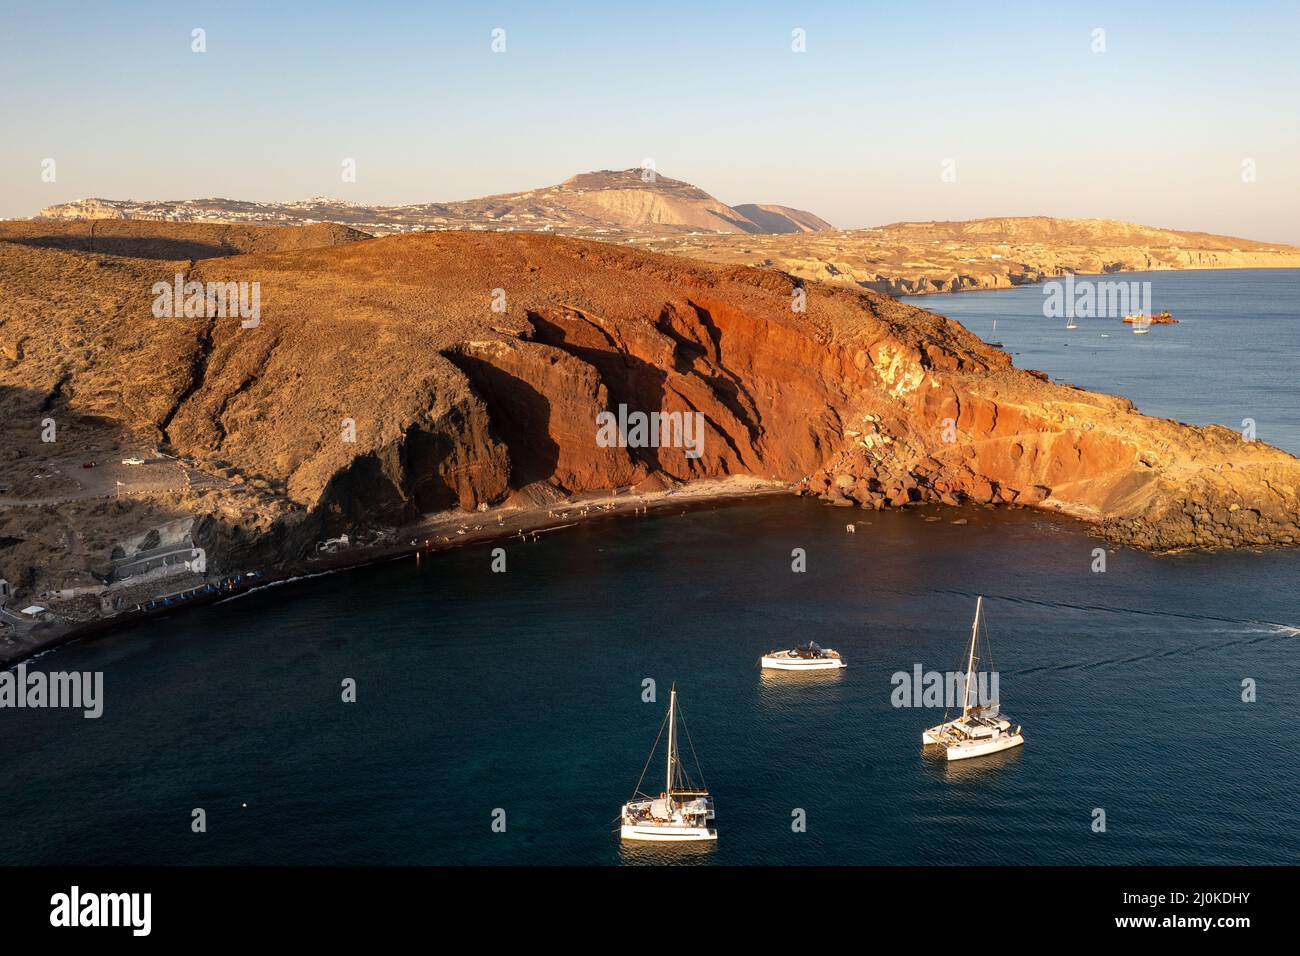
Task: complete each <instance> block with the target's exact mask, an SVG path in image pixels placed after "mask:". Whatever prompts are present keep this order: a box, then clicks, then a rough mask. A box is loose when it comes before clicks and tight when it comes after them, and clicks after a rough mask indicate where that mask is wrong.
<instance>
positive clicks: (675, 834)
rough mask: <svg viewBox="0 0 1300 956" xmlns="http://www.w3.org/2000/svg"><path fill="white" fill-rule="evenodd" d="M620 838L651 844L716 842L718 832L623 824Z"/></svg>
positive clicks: (705, 829)
mask: <svg viewBox="0 0 1300 956" xmlns="http://www.w3.org/2000/svg"><path fill="white" fill-rule="evenodd" d="M620 836H621V837H622V839H624V840H645V841H648V842H653V843H689V842H693V841H703V840H716V839H717V838H718V831H717V830H714V829H712V828H711V827H679V826H647V825H645V824H638V823H625V824H623V826H622V828H621V833H620Z"/></svg>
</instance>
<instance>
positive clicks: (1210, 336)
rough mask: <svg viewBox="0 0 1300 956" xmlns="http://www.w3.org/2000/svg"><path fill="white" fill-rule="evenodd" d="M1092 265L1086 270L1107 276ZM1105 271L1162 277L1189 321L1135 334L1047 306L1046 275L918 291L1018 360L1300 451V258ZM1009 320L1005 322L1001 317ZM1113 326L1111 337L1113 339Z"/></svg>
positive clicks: (1152, 410) (1153, 411)
mask: <svg viewBox="0 0 1300 956" xmlns="http://www.w3.org/2000/svg"><path fill="white" fill-rule="evenodd" d="M1098 278H1099V277H1095V276H1086V277H1085V276H1080V277H1079V278H1078V280H1077V281H1082V280H1084V279H1087V280H1088V281H1097V280H1098ZM1101 279H1102V281H1121V280H1122V281H1126V282H1127V281H1136V282H1147V281H1149V282H1150V283H1151V293H1152V305H1153V307H1154V308H1155V309H1156V310H1157V311H1159V310H1161V309H1168V310H1169V311H1170V312H1172V313H1173V315H1174V318H1176V319H1178V320H1179V324H1178V325H1165V326H1153V327H1152V329H1151V332H1150V333H1149V334H1147V335H1134V334H1133V333H1132V332H1131V331H1130V328H1129V326H1127V325H1125V324H1124V323H1123V322H1121V321H1119V319H1097V318H1091V319H1077V320H1076V321H1077V322H1078V324H1079V328H1078V329H1076V330H1074V331H1072V332H1067V331H1066V330H1065V328H1064V326H1065V320H1064V319H1048V318H1044V316H1043V301H1044V293H1043V286H1041V285H1038V286H1021V287H1020V288H1016V289H1009V290H1006V291H999V292H964V293H955V294H952V295H927V296H911V297H908V298H904V299H903V300H902V301H904V302H908V303H910V304H911V305H916V306H920V307H921V308H924V309H929V310H930V311H932V312H939V313H941V314H943V315H946V316H949V317H950V318H953V319H956V320H957V321H959V322H961V323H962V324H963V325H965V326H966V327H967V328H969V329H970V330H971V331H972V332H974V333H975V334H976V335H979V336H980V337H981V338H983V339H985V340H986V341H991V342H992V341H996V342H1001V343H1002V344H1003V346H1004V347H1005V348H1006V350H1007V351H1008V352H1010V353H1011V355H1012V356H1013V358H1014V360H1015V363H1016V365H1017V367H1019V368H1036V369H1041V370H1042V371H1044V372H1047V373H1048V374H1049V375H1051V376H1052V378H1053V379H1054V380H1057V381H1063V382H1069V383H1071V384H1073V385H1079V386H1081V387H1083V388H1088V389H1095V390H1100V391H1105V392H1111V393H1115V394H1119V395H1123V396H1125V397H1126V398H1131V399H1132V400H1133V401H1134V403H1136V405H1137V406H1138V408H1140V409H1141V410H1142V411H1143V412H1145V413H1146V414H1148V415H1158V416H1160V417H1161V418H1176V419H1178V420H1179V421H1185V422H1193V423H1195V424H1198V425H1207V424H1211V423H1217V424H1220V425H1226V426H1227V427H1228V428H1232V429H1235V430H1238V431H1240V430H1241V428H1242V420H1243V419H1247V418H1250V419H1254V421H1255V429H1256V435H1257V437H1258V438H1259V439H1260V440H1261V441H1266V442H1268V443H1269V444H1272V445H1277V446H1278V447H1279V448H1285V449H1286V450H1287V451H1289V452H1291V453H1292V454H1300V369H1297V365H1296V362H1297V357H1300V269H1259V270H1249V269H1225V270H1220V271H1205V272H1130V273H1124V274H1121V275H1113V276H1106V277H1101ZM994 320H996V321H997V330H996V331H994V329H993V322H994ZM1103 334H1105V335H1107V336H1109V337H1108V338H1102V335H1103Z"/></svg>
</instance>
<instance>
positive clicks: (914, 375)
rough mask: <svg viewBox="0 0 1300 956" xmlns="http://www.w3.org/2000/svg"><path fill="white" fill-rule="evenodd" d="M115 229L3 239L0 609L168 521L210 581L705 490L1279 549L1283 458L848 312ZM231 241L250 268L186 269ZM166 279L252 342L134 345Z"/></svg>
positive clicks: (648, 278)
mask: <svg viewBox="0 0 1300 956" xmlns="http://www.w3.org/2000/svg"><path fill="white" fill-rule="evenodd" d="M101 228H102V227H101ZM42 229H46V230H49V231H48V232H47V233H45V234H42V232H41V230H42ZM109 232H110V233H111V238H112V239H113V242H112V243H111V244H110V243H108V240H109V238H110V236H109V235H106V234H100V233H98V230H97V234H96V236H95V238H94V241H95V245H94V246H93V249H94V251H91V249H92V247H91V246H90V245H88V243H89V242H90V238H89V237H88V236H86V237H84V238H82V239H80V240H78V241H77V242H74V241H73V240H72V237H70V236H69V234H68V232H67V229H66V228H65V227H61V226H60V227H58V228H55V229H52V230H50V229H49V226H48V225H33V224H29V223H16V224H4V225H3V226H2V227H0V415H3V420H4V432H5V442H4V445H3V449H0V486H3V487H4V490H3V491H0V576H3V577H6V578H8V579H9V580H10V581H11V582H15V583H16V585H17V587H18V588H19V589H20V591H21V590H24V589H25V590H27V591H41V590H48V589H50V588H53V587H59V588H64V589H75V588H79V587H86V588H92V589H93V587H94V586H95V584H96V582H100V583H102V581H103V580H106V579H107V577H108V575H109V574H110V572H111V564H110V559H111V558H112V555H113V552H114V550H115V549H121V548H122V547H123V542H127V541H131V540H139V539H140V537H141V536H142V535H147V533H148V532H149V531H150V530H151V529H156V528H159V527H163V526H167V527H172V526H174V524H175V522H177V521H181V522H188V527H189V528H190V530H191V532H192V537H193V540H194V541H196V542H198V543H200V544H202V546H203V547H204V548H206V550H207V555H208V563H209V570H210V571H215V572H216V573H224V572H226V571H228V570H233V569H238V568H246V567H251V566H256V567H272V566H275V565H277V564H280V563H285V562H292V561H295V560H298V559H300V558H302V557H303V556H305V555H306V554H309V553H311V551H312V549H313V548H314V547H315V546H316V543H317V542H318V541H319V540H320V539H322V538H324V537H326V536H328V535H334V534H338V533H340V532H348V533H351V534H353V535H357V534H364V533H366V532H368V531H369V532H373V531H374V530H376V529H389V530H392V529H400V528H401V527H403V526H405V525H407V524H409V523H411V522H414V521H416V520H418V519H419V518H420V517H421V516H422V515H425V514H428V513H431V512H438V511H444V510H459V511H465V512H473V511H475V510H477V509H480V508H483V507H488V506H496V505H499V504H501V503H504V502H511V501H518V502H522V501H528V500H544V499H545V498H546V496H547V495H550V496H552V497H554V496H556V495H560V494H569V493H575V492H583V491H590V490H594V489H607V488H615V487H626V486H638V487H641V488H653V487H659V488H662V487H665V486H669V485H673V484H675V483H678V482H683V481H689V480H691V479H697V478H711V477H722V476H729V475H755V476H761V477H763V478H775V479H778V480H780V481H784V482H788V483H790V485H791V486H792V487H793V488H796V489H802V490H804V491H805V492H806V493H811V494H817V495H820V496H822V497H823V498H825V499H826V500H827V501H831V502H833V503H835V504H839V505H842V506H848V505H855V506H859V507H864V508H881V507H892V506H900V507H901V506H907V505H909V504H914V503H917V502H925V501H944V502H948V503H951V504H954V505H960V504H964V503H983V504H995V505H1016V506H1031V507H1036V508H1042V509H1049V510H1056V511H1060V512H1063V513H1067V514H1070V515H1075V516H1077V517H1079V518H1081V519H1083V520H1085V521H1089V522H1093V523H1095V524H1096V526H1097V527H1098V529H1099V530H1100V531H1101V532H1102V533H1104V534H1105V535H1106V536H1108V537H1109V538H1111V539H1112V540H1114V541H1117V542H1125V543H1131V544H1134V545H1137V546H1140V547H1147V548H1154V549H1172V548H1193V547H1231V546H1244V545H1278V544H1281V545H1289V544H1294V543H1296V541H1297V540H1298V537H1300V461H1298V460H1297V459H1295V458H1293V457H1291V456H1290V455H1287V454H1285V453H1283V452H1281V451H1278V450H1276V449H1274V448H1271V447H1269V446H1267V445H1263V444H1259V443H1246V442H1244V441H1243V440H1242V439H1241V438H1240V436H1238V435H1237V434H1236V433H1234V432H1231V431H1228V430H1226V429H1223V428H1219V427H1208V428H1199V427H1192V426H1187V425H1181V424H1178V423H1176V422H1172V421H1165V420H1159V419H1152V418H1148V417H1145V416H1143V415H1141V414H1139V413H1138V412H1137V411H1135V410H1134V408H1133V407H1132V405H1131V404H1130V403H1129V402H1127V401H1126V400H1125V399H1123V398H1116V397H1110V396H1106V395H1098V394H1093V393H1090V392H1085V391H1081V390H1078V389H1074V388H1071V387H1068V386H1064V385H1057V384H1051V383H1049V382H1048V381H1046V380H1045V377H1044V376H1040V375H1035V374H1033V373H1031V372H1028V371H1023V370H1019V369H1016V368H1014V367H1013V366H1012V364H1011V360H1010V358H1009V357H1008V356H1007V355H1006V354H1005V353H1003V352H1002V351H1000V350H998V349H995V348H992V347H990V346H988V345H985V344H984V343H982V342H981V341H980V340H979V339H978V338H976V337H975V336H974V335H972V334H971V333H969V332H967V331H966V330H965V329H964V328H962V327H961V326H960V325H959V324H957V323H955V322H951V321H949V320H947V319H945V318H943V317H940V316H936V315H932V314H930V313H928V312H925V311H922V310H918V309H914V308H911V307H909V306H905V305H902V304H900V303H898V302H896V301H894V300H892V299H890V298H887V297H885V296H881V295H878V294H875V293H871V292H867V291H863V290H860V289H846V288H838V287H835V286H832V285H825V284H817V283H802V282H800V281H799V280H796V279H793V278H791V277H789V276H787V275H784V274H782V273H780V272H777V271H773V270H770V269H769V270H765V269H752V268H744V267H730V266H714V265H707V264H703V263H698V262H691V261H687V260H684V259H681V258H677V257H670V256H662V255H655V254H652V253H647V252H644V251H640V250H635V249H629V248H625V247H622V246H615V245H610V244H603V243H592V242H584V241H579V240H573V239H565V238H558V237H550V236H543V235H535V234H523V233H458V232H439V233H426V234H421V235H413V236H400V237H389V238H383V239H370V240H365V241H352V240H353V239H355V238H356V236H355V234H353V233H350V232H349V231H347V230H338V229H330V228H325V229H315V230H314V231H306V230H294V229H278V230H274V229H273V230H268V231H267V232H266V233H265V234H263V233H258V232H256V231H245V232H234V233H232V232H231V231H230V229H229V227H226V226H199V225H172V224H164V223H131V222H118V223H113V224H112V227H111V229H110V230H109ZM272 234H273V235H272ZM79 243H80V244H79ZM317 243H319V245H317ZM227 245H235V246H243V247H244V248H248V249H251V250H254V251H250V252H246V253H243V254H229V255H217V256H213V257H204V256H202V255H200V254H199V250H201V249H221V248H225V247H226V246H227ZM111 249H116V250H119V251H125V252H129V253H131V254H125V255H124V254H115V253H114V252H113V251H110V250H111ZM261 250H266V251H261ZM177 251H184V252H185V253H186V254H185V255H183V256H176V255H174V254H175V253H176V252H177ZM146 253H148V254H146ZM159 255H160V256H161V257H156V256H159ZM178 276H179V281H180V282H181V287H182V288H185V287H186V285H187V284H188V283H202V284H203V285H202V286H201V287H200V288H201V289H208V288H211V286H210V285H209V284H215V283H220V284H221V285H220V286H218V287H217V288H219V289H221V288H229V289H235V288H238V284H240V283H247V284H249V285H248V286H246V287H245V288H248V287H251V285H252V284H253V283H256V284H257V289H258V290H259V301H260V307H259V314H258V316H257V317H256V321H255V322H252V323H250V322H248V321H245V319H246V318H247V316H242V315H231V314H228V315H226V316H211V315H204V314H198V315H194V316H191V317H185V315H184V314H183V313H184V310H183V309H179V308H178V309H177V310H176V311H175V315H174V317H172V316H167V315H164V316H162V317H159V316H158V314H157V313H158V311H159V309H158V304H159V293H158V291H157V290H158V288H164V289H168V290H169V289H171V288H173V287H174V286H175V284H176V282H177V281H178V280H177V277H178ZM228 283H229V284H232V285H230V286H227V285H226V284H228ZM168 294H170V293H169V292H168ZM187 295H188V294H187ZM619 406H626V407H627V408H628V409H630V410H639V411H644V412H652V411H656V412H682V413H694V412H699V413H700V414H702V416H703V421H704V444H703V449H702V454H701V455H700V456H699V457H698V458H694V457H691V456H689V455H688V454H687V453H686V450H685V449H684V448H682V447H660V448H653V447H617V446H615V447H603V446H602V445H601V444H599V443H598V442H597V438H596V436H597V416H598V415H599V414H600V413H601V412H603V411H605V410H609V409H617V408H618V407H619ZM50 421H53V422H54V423H56V425H57V438H56V440H54V441H48V440H42V439H43V438H45V437H47V436H46V432H47V425H48V423H49V422H50ZM159 451H160V452H162V453H163V455H164V456H176V457H175V458H171V457H163V458H157V459H154V458H153V457H152V456H153V455H154V454H155V453H156V452H159ZM130 456H135V457H139V458H146V459H148V460H147V461H146V462H145V464H144V465H130V464H128V463H127V462H125V461H123V462H122V464H121V465H119V464H118V461H119V460H120V459H126V458H128V457H130ZM88 461H94V462H95V463H96V467H95V468H85V467H84V466H85V464H86V462H88ZM109 465H111V466H112V468H113V469H114V471H112V472H111V474H110V473H105V472H103V469H104V468H105V467H106V466H109ZM123 489H125V491H124V490H123ZM169 523H171V524H169Z"/></svg>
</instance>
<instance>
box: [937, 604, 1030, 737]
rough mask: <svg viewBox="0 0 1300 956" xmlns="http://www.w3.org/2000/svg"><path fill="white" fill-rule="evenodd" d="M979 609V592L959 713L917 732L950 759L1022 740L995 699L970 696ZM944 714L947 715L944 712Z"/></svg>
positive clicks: (991, 661) (990, 663) (973, 677)
mask: <svg viewBox="0 0 1300 956" xmlns="http://www.w3.org/2000/svg"><path fill="white" fill-rule="evenodd" d="M983 612H984V597H983V595H981V596H980V597H979V598H977V599H976V601H975V622H974V624H972V625H971V632H970V653H969V655H968V656H967V658H966V686H965V690H964V692H963V696H962V707H961V716H960V717H958V718H957V719H956V720H944V722H943V723H941V724H939V726H937V727H931V728H929V729H928V730H926V731H923V732H922V734H921V744H922V746H939V747H943V748H944V754H945V756H946V757H947V758H948V760H950V761H951V760H966V759H968V758H970V757H983V756H984V755H986V754H995V753H998V752H1000V751H1003V750H1010V749H1011V748H1012V747H1019V746H1020V745H1021V744H1023V743H1024V742H1025V738H1024V735H1023V734H1021V732H1020V725H1019V724H1016V725H1015V726H1012V723H1011V721H1010V720H1008V719H1007V718H1006V717H1004V716H1003V715H1002V714H1001V712H1000V707H999V704H998V702H997V701H992V702H989V703H986V704H983V705H979V706H976V705H977V704H978V701H974V700H972V699H971V689H972V687H973V686H974V684H975V662H976V661H977V660H978V658H977V657H976V656H975V646H976V644H977V642H978V640H979V630H980V621H981V620H982V619H983V616H984V614H983ZM988 658H989V659H988V663H989V666H990V669H992V663H993V660H992V655H988ZM944 716H945V717H947V715H946V714H945V715H944Z"/></svg>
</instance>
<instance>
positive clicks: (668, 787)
mask: <svg viewBox="0 0 1300 956" xmlns="http://www.w3.org/2000/svg"><path fill="white" fill-rule="evenodd" d="M682 726H683V727H684V726H685V721H683V722H682ZM664 727H667V728H668V772H667V775H666V777H665V781H664V791H663V793H661V794H659V796H658V797H651V796H648V795H647V794H645V793H643V792H642V791H641V784H642V782H643V781H644V780H645V774H646V770H648V769H649V768H650V761H651V760H653V759H654V754H655V750H657V749H658V748H659V737H662V736H663V733H664ZM659 737H656V738H655V744H654V747H652V748H651V750H650V757H649V758H647V760H646V767H645V770H642V771H641V779H640V780H638V781H637V782H636V790H634V791H633V793H632V798H631V799H630V800H628V802H627V803H625V804H623V810H622V812H621V814H620V822H621V825H622V826H621V830H620V836H621V837H622V839H624V840H655V841H659V842H661V843H685V842H688V841H698V840H716V839H717V838H718V831H717V830H716V829H714V828H713V827H712V826H711V825H710V824H712V822H713V797H711V796H710V795H709V791H708V790H707V789H705V788H704V787H703V786H702V785H701V786H700V787H696V786H695V785H694V784H693V783H692V782H691V779H690V777H689V776H687V774H686V770H685V768H684V767H683V766H682V761H681V755H680V754H679V753H678V746H677V685H676V684H673V687H672V690H671V691H670V692H669V696H668V716H667V717H666V718H665V719H664V724H663V726H661V727H660V728H659ZM686 739H687V742H688V743H689V741H690V732H689V731H687V737H686ZM694 753H695V747H694V745H691V754H692V756H693V755H694ZM696 769H697V771H698V765H697V768H696ZM701 784H703V781H702V780H701Z"/></svg>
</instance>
